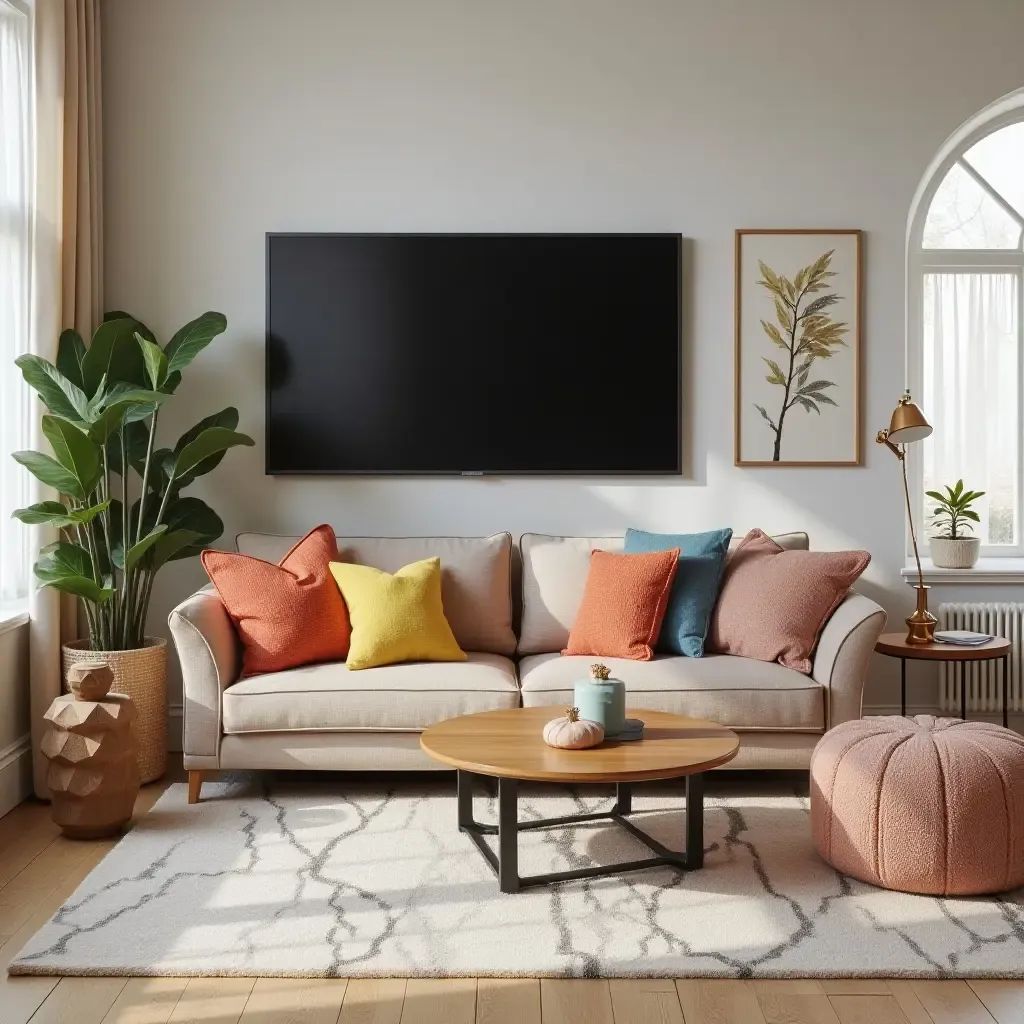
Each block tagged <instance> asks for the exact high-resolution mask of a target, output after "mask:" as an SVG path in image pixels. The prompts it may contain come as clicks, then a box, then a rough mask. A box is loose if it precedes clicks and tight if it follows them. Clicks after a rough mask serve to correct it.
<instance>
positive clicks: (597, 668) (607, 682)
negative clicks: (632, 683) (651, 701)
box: [573, 665, 626, 737]
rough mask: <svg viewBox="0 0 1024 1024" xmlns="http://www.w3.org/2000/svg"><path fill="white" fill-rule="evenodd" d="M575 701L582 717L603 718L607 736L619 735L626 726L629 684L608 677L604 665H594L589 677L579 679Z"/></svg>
mask: <svg viewBox="0 0 1024 1024" xmlns="http://www.w3.org/2000/svg"><path fill="white" fill-rule="evenodd" d="M573 704H575V706H576V707H577V708H579V712H580V718H586V719H589V720H590V721H591V722H600V723H601V725H603V726H604V734H605V736H608V737H611V736H617V735H618V734H619V733H620V732H622V730H623V729H624V728H625V727H626V684H625V683H624V682H623V681H622V680H621V679H609V678H608V669H607V668H606V667H605V666H604V665H591V666H590V678H589V679H583V680H581V681H580V682H578V683H577V684H576V686H575V688H574V690H573Z"/></svg>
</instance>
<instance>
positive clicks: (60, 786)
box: [42, 662, 141, 839]
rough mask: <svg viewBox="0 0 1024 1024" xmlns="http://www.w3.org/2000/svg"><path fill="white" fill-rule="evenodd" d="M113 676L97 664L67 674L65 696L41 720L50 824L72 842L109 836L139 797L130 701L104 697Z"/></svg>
mask: <svg viewBox="0 0 1024 1024" xmlns="http://www.w3.org/2000/svg"><path fill="white" fill-rule="evenodd" d="M113 680H114V674H113V672H112V671H111V670H110V666H109V665H107V664H105V663H103V662H80V663H79V664H77V665H73V666H72V667H71V669H70V671H69V672H68V685H69V686H70V687H71V691H72V692H71V693H69V694H65V695H64V696H62V697H58V698H57V699H56V700H55V701H54V702H53V703H52V704H51V705H50V709H49V710H48V711H47V712H46V714H45V715H44V718H45V719H46V720H47V722H49V727H48V728H47V731H46V735H45V736H44V737H43V742H42V751H43V754H44V755H45V756H46V758H47V760H48V762H49V765H48V767H47V771H46V784H47V786H48V787H49V789H50V798H51V801H52V805H51V814H52V816H53V820H54V821H55V822H56V823H57V824H58V825H59V826H60V827H61V829H63V831H64V833H65V834H66V835H68V836H70V837H71V838H73V839H96V838H98V837H100V836H110V835H115V834H116V833H118V832H120V831H121V830H122V829H123V828H124V826H125V825H126V824H128V822H129V821H130V820H131V816H132V809H133V808H134V806H135V797H136V796H137V795H138V792H139V785H140V782H141V777H140V774H139V762H138V745H137V743H136V740H135V733H134V730H133V728H132V725H133V723H134V722H135V720H136V718H137V717H138V713H137V712H136V710H135V705H134V704H133V703H132V700H131V698H130V697H128V696H126V695H125V694H123V693H110V692H109V690H110V685H111V683H112V682H113Z"/></svg>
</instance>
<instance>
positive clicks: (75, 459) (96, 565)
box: [14, 311, 254, 651]
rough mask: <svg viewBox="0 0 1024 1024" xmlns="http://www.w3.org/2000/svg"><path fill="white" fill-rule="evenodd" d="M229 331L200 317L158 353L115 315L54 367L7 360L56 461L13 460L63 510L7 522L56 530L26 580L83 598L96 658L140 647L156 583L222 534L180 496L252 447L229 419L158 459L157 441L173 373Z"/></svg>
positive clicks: (195, 430)
mask: <svg viewBox="0 0 1024 1024" xmlns="http://www.w3.org/2000/svg"><path fill="white" fill-rule="evenodd" d="M226 326H227V321H226V320H225V318H224V316H223V314H221V313H204V314H203V315H202V316H200V317H198V318H197V319H195V320H193V321H191V323H187V324H186V325H185V326H184V327H182V328H181V330H179V331H178V332H177V333H176V334H175V335H174V337H173V338H171V340H170V341H169V342H168V343H167V345H166V346H164V347H163V348H161V347H160V345H159V344H158V343H157V340H156V338H155V337H154V336H153V333H152V331H150V330H149V328H148V327H146V325H145V324H143V323H142V322H140V321H139V320H137V319H136V318H135V317H132V316H129V315H128V314H127V313H124V312H121V311H117V312H113V313H108V314H107V315H106V317H105V318H104V322H103V323H102V324H101V325H100V326H99V327H98V328H97V330H96V333H95V334H94V335H93V338H92V342H91V343H90V345H89V346H88V347H86V345H85V342H84V341H83V340H82V338H81V337H80V336H79V335H78V333H77V332H75V331H64V332H63V334H61V336H60V342H59V345H58V352H57V363H56V365H54V364H53V363H50V362H48V361H47V360H45V359H43V358H41V357H39V356H34V355H24V356H20V357H19V358H18V359H17V360H15V362H16V363H17V365H18V367H19V369H20V370H21V372H22V375H23V376H24V378H25V380H26V381H27V382H28V384H29V385H31V387H33V388H34V389H35V390H36V392H38V394H39V397H40V398H41V399H42V401H43V403H44V405H45V406H46V408H47V409H48V410H49V411H48V413H47V414H46V415H44V416H43V420H42V429H43V434H44V435H45V437H46V439H47V440H48V441H49V443H50V446H51V448H52V449H53V455H52V456H50V455H44V454H42V453H41V452H15V453H14V458H15V459H16V460H17V461H18V462H20V463H21V464H22V465H23V466H25V468H26V469H28V470H29V472H31V473H32V474H33V475H34V476H36V477H37V478H38V479H39V480H41V481H42V482H43V483H44V484H48V485H49V486H51V487H53V488H55V489H56V490H57V491H58V492H59V494H60V495H61V500H60V501H44V502H40V503H39V504H37V505H32V506H30V507H29V508H23V509H18V510H17V511H16V512H15V513H14V515H15V517H16V518H18V519H20V520H21V521H22V522H23V523H29V524H35V525H49V526H54V527H57V528H58V529H59V530H61V531H62V532H61V540H59V541H57V543H55V544H51V545H49V546H48V547H46V548H44V549H43V550H42V552H41V553H40V557H39V560H38V561H37V562H36V564H35V566H34V567H33V569H34V572H35V574H36V576H37V577H38V578H39V579H40V580H42V582H43V585H44V586H49V587H56V588H57V589H58V590H62V591H64V592H65V593H69V594H75V595H76V596H78V597H80V598H82V600H83V602H84V606H85V613H86V616H87V618H88V621H89V633H90V640H91V642H92V647H93V649H94V650H106V651H119V650H131V649H133V648H137V647H142V646H143V645H144V643H145V628H146V613H147V611H148V608H149V601H150V596H151V594H152V591H153V580H154V577H155V576H156V573H157V572H158V571H159V570H160V568H161V567H162V566H163V565H165V564H166V563H167V562H170V561H173V560H174V559H179V558H189V557H191V556H192V555H196V554H198V553H199V552H200V551H201V550H202V549H203V548H204V547H206V546H208V545H209V544H211V543H212V542H213V541H215V540H216V539H217V538H218V537H219V536H220V535H221V533H223V531H224V524H223V523H222V522H221V519H220V517H219V516H218V515H217V513H216V512H214V511H213V509H212V508H210V507H209V505H207V504H206V503H205V502H203V501H201V500H200V499H199V498H193V497H182V493H181V492H182V491H184V490H185V489H186V488H187V487H188V486H189V485H190V484H191V483H192V482H193V481H194V480H195V479H196V478H197V477H199V476H202V475H203V474H205V473H209V472H210V471H211V470H212V469H214V468H216V466H217V465H218V464H219V463H220V461H221V459H222V458H223V457H224V454H225V452H226V451H227V449H229V448H232V447H234V446H235V445H251V444H253V443H254V442H253V440H252V438H251V437H248V436H247V435H246V434H240V433H238V432H237V431H236V430H235V427H237V426H238V410H237V409H232V408H227V409H222V410H221V411H220V412H218V413H214V414H213V415H212V416H207V417H206V418H205V419H202V420H200V421H199V422H198V423H197V424H196V425H195V426H194V427H192V429H191V430H187V431H186V432H185V433H184V434H182V435H181V437H179V438H178V441H177V443H176V444H175V445H174V447H173V448H158V447H157V446H156V435H157V422H158V420H159V417H160V410H161V408H162V406H163V405H164V403H165V402H167V401H168V399H169V398H170V397H171V395H173V394H174V393H175V391H176V390H177V388H178V385H179V384H180V383H181V373H182V371H183V370H184V369H185V368H186V367H187V366H188V365H189V364H190V363H191V362H192V360H193V359H195V357H196V356H197V355H198V354H199V353H200V352H202V350H203V349H204V348H206V346H207V345H209V344H210V342H211V341H212V340H213V339H214V338H215V337H216V336H217V335H218V334H220V333H222V332H223V331H224V329H225V327H226Z"/></svg>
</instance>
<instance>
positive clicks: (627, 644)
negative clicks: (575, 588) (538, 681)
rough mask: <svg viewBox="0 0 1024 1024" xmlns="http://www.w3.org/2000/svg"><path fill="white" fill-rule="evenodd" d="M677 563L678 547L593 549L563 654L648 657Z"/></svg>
mask: <svg viewBox="0 0 1024 1024" xmlns="http://www.w3.org/2000/svg"><path fill="white" fill-rule="evenodd" d="M678 565H679V548H670V549H669V550H668V551H653V552H651V553H649V554H636V555H616V554H612V553H611V552H609V551H600V550H598V551H594V552H593V553H592V554H591V556H590V571H589V572H588V573H587V585H586V589H585V590H584V591H583V602H582V604H581V605H580V610H579V611H578V612H577V613H576V621H575V622H574V623H573V625H572V629H571V630H570V631H569V646H568V647H566V649H565V650H564V651H562V653H563V654H598V655H601V656H602V657H605V658H632V659H633V661H650V660H651V658H653V657H654V643H655V641H656V640H657V639H658V633H659V632H660V631H661V623H662V620H663V619H664V618H665V609H666V608H667V607H668V598H669V594H670V593H671V592H672V580H673V579H674V578H675V574H676V567H677V566H678Z"/></svg>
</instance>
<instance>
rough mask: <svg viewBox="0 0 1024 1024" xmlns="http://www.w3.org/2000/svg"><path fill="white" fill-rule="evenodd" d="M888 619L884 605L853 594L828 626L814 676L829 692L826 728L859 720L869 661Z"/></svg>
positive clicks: (819, 648) (812, 670) (826, 624)
mask: <svg viewBox="0 0 1024 1024" xmlns="http://www.w3.org/2000/svg"><path fill="white" fill-rule="evenodd" d="M885 617H886V616H885V609H884V608H883V607H882V606H881V605H879V604H876V603H875V602H874V601H872V600H871V598H869V597H864V596H863V595H862V594H855V593H853V592H852V591H851V592H850V593H849V594H847V595H846V598H845V599H844V600H843V602H842V603H841V604H840V605H839V607H838V608H837V609H836V610H835V611H834V612H833V613H832V617H831V618H830V619H829V620H828V622H826V623H825V628H824V629H823V630H822V631H821V636H820V637H819V638H818V649H817V651H815V654H814V667H813V668H812V669H811V676H812V678H814V679H815V680H816V681H817V682H819V683H820V684H821V685H822V686H824V687H825V688H826V689H827V690H828V695H827V697H826V702H827V703H826V708H825V726H826V728H828V729H832V728H834V727H835V726H837V725H839V723H840V722H848V721H850V720H851V719H855V718H860V715H861V704H862V702H863V699H864V682H865V680H866V678H867V673H868V662H869V661H870V659H871V654H872V652H873V651H874V649H875V641H876V640H877V639H878V638H879V636H881V634H882V630H883V629H885Z"/></svg>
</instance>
